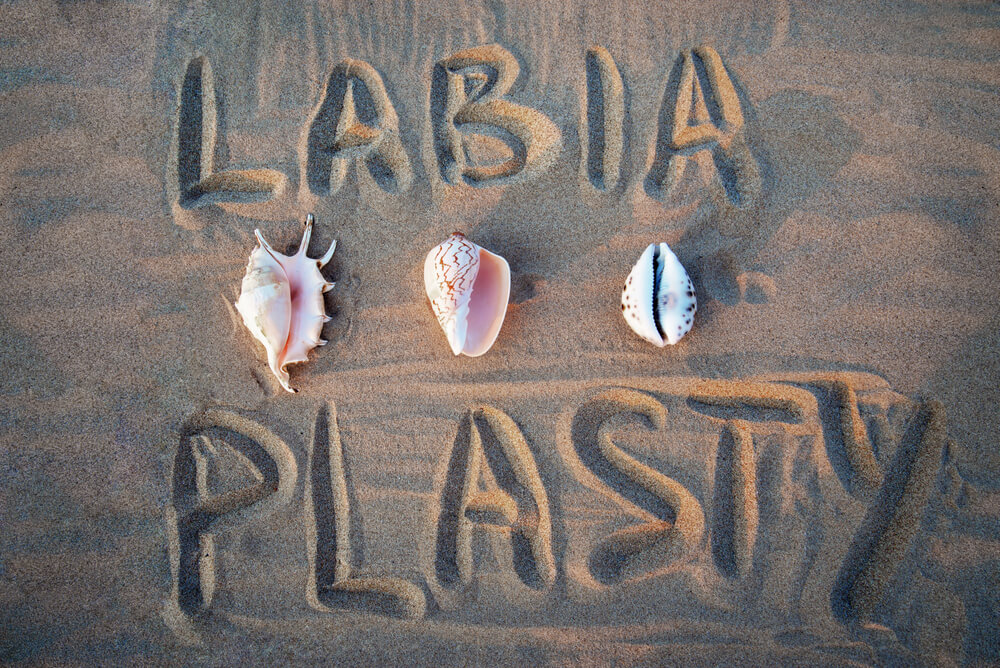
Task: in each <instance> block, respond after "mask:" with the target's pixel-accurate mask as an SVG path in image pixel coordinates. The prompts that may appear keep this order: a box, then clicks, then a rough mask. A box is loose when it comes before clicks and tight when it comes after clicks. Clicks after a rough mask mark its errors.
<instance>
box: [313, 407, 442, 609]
mask: <svg viewBox="0 0 1000 668" xmlns="http://www.w3.org/2000/svg"><path fill="white" fill-rule="evenodd" d="M307 470H308V473H307V475H306V487H305V500H304V503H305V520H306V550H307V555H308V562H309V577H308V585H307V587H308V588H307V591H306V598H307V599H308V601H309V604H310V605H311V606H312V607H313V608H315V609H317V610H322V611H329V610H330V609H331V608H360V609H362V610H368V611H372V612H380V613H384V614H388V615H393V616H397V617H404V618H407V619H419V618H421V617H423V616H424V614H425V612H426V608H427V601H426V597H425V596H424V592H423V590H422V589H420V588H419V587H418V586H416V585H415V584H413V583H412V582H409V581H407V580H404V579H402V578H396V577H351V571H352V561H353V556H352V554H351V526H350V522H351V519H350V518H351V508H350V499H349V496H348V486H347V475H346V472H345V468H344V451H343V446H342V444H341V441H340V430H339V428H338V426H337V409H336V406H334V404H333V402H330V403H327V404H326V405H324V406H323V407H321V408H320V410H319V412H318V413H317V415H316V421H315V423H314V424H313V433H312V438H311V439H309V454H308V463H307Z"/></svg>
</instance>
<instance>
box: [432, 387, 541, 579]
mask: <svg viewBox="0 0 1000 668" xmlns="http://www.w3.org/2000/svg"><path fill="white" fill-rule="evenodd" d="M477 531H479V532H483V533H485V534H486V536H487V538H488V540H489V541H490V543H491V545H490V547H491V548H492V550H493V552H494V554H496V555H500V554H505V553H506V550H505V549H503V548H502V544H503V543H506V542H507V541H509V544H510V550H511V557H510V558H509V560H510V561H512V567H513V569H514V571H515V572H516V573H517V575H518V577H519V578H520V580H521V582H523V583H524V584H525V585H527V586H529V587H531V588H533V589H537V590H542V589H546V588H548V587H549V586H551V585H552V583H553V582H554V581H555V576H556V567H555V562H554V560H553V555H552V519H551V515H550V512H549V501H548V496H547V495H546V493H545V489H544V488H543V487H542V479H541V477H540V476H539V474H538V468H537V466H536V465H535V458H534V457H533V456H532V454H531V450H530V448H529V447H528V444H527V442H526V441H525V440H524V435H523V434H522V433H521V430H520V428H519V427H518V426H517V424H516V423H515V422H514V421H513V420H512V419H511V418H510V416H508V415H507V414H506V413H504V412H503V411H501V410H499V409H497V408H493V407H491V406H485V405H483V406H478V407H476V408H474V409H472V410H470V411H469V412H468V413H466V415H465V416H464V417H463V419H462V422H461V423H460V425H459V430H458V435H457V437H456V439H455V447H454V449H453V450H452V455H451V460H450V462H449V466H448V474H447V478H446V481H445V485H444V489H443V491H442V495H441V513H440V516H439V519H438V530H437V554H436V561H435V571H436V574H437V579H438V581H439V582H440V583H441V584H442V585H443V586H444V587H447V588H451V589H454V588H458V587H467V586H468V585H470V584H471V583H472V581H473V576H474V571H475V569H476V564H475V557H476V555H475V551H474V549H473V537H474V533H475V532H477ZM502 560H503V561H507V558H506V557H502Z"/></svg>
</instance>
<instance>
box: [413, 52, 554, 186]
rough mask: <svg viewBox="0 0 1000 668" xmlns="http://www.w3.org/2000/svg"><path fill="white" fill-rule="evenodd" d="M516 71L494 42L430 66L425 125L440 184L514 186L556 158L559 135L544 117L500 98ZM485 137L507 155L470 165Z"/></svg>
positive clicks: (510, 57) (509, 57) (510, 56)
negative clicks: (429, 130)
mask: <svg viewBox="0 0 1000 668" xmlns="http://www.w3.org/2000/svg"><path fill="white" fill-rule="evenodd" d="M520 70H521V68H520V65H518V63H517V59H516V58H514V56H513V54H511V53H510V52H509V51H507V49H505V48H503V47H502V46H500V45H498V44H491V45H488V46H479V47H475V48H472V49H466V50H465V51H460V52H458V53H456V54H454V55H452V56H450V57H448V58H445V59H444V60H441V61H439V62H438V63H437V64H436V65H435V66H434V71H433V73H432V79H431V100H430V105H431V125H432V128H433V135H434V150H435V153H436V155H437V160H438V166H439V169H440V172H441V177H442V178H443V179H444V181H445V182H446V183H449V184H458V183H462V182H463V181H464V182H465V183H468V184H470V185H473V186H493V185H501V184H505V183H514V182H518V181H522V180H525V179H527V178H529V177H532V176H534V175H537V174H539V173H541V172H543V171H545V170H546V169H547V168H548V167H549V166H550V165H551V164H552V162H553V161H554V159H555V157H556V156H557V155H558V153H559V150H560V148H561V145H562V139H561V134H560V132H559V129H558V128H557V127H556V126H555V124H554V123H553V122H552V121H551V120H550V119H549V118H548V117H547V116H545V115H544V114H542V113H540V112H538V111H536V110H534V109H531V108H529V107H525V106H523V105H520V104H515V103H513V102H510V101H508V100H504V99H501V98H502V97H503V96H504V95H505V94H506V93H507V92H508V91H509V90H510V88H511V86H513V85H514V81H515V80H516V79H517V77H518V74H519V72H520ZM487 137H494V138H496V139H499V140H500V141H501V142H503V143H504V144H506V146H507V147H508V148H509V150H510V151H511V152H512V153H513V155H512V156H510V157H507V158H506V159H503V160H501V161H498V162H486V163H483V164H475V163H474V161H472V160H470V159H469V157H468V156H469V153H470V148H473V149H474V148H475V145H476V144H479V145H482V144H484V141H485V139H486V138H487ZM472 152H475V151H474V150H473V151H472Z"/></svg>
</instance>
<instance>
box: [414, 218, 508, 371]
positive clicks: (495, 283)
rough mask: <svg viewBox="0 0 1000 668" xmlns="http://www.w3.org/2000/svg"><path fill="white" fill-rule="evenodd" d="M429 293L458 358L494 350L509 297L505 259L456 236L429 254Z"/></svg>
mask: <svg viewBox="0 0 1000 668" xmlns="http://www.w3.org/2000/svg"><path fill="white" fill-rule="evenodd" d="M424 288H425V289H426V290H427V297H428V299H430V302H431V309H432V310H433V311H434V315H435V316H437V319H438V323H440V325H441V328H442V329H443V330H444V333H445V336H446V337H448V345H450V346H451V351H452V352H453V353H454V354H456V355H460V354H461V355H467V356H469V357H478V356H479V355H482V354H484V353H485V352H486V351H488V350H489V349H490V348H491V347H492V346H493V342H494V341H496V339H497V336H498V335H499V334H500V327H501V325H503V320H504V316H505V315H506V314H507V300H508V299H509V297H510V266H509V265H508V264H507V261H506V260H505V259H503V258H502V257H500V256H499V255H496V254H495V253H491V252H489V251H488V250H486V249H485V248H481V247H479V246H477V245H476V244H474V243H472V242H471V241H469V240H468V239H466V238H465V235H464V234H462V233H461V232H456V233H454V234H452V235H451V236H450V237H448V238H447V239H446V240H445V241H444V242H443V243H441V244H439V245H438V246H435V247H434V248H432V249H431V251H430V252H429V253H428V254H427V259H426V260H425V261H424Z"/></svg>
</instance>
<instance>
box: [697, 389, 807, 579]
mask: <svg viewBox="0 0 1000 668" xmlns="http://www.w3.org/2000/svg"><path fill="white" fill-rule="evenodd" d="M686 403H687V405H688V407H689V408H691V409H693V410H695V411H697V412H699V413H701V414H703V415H706V416H708V417H710V418H712V419H714V420H717V421H718V422H719V426H720V436H719V444H718V450H717V452H716V464H715V480H714V482H713V486H712V488H713V496H712V514H711V546H712V559H713V561H714V563H715V566H716V568H718V569H719V571H720V572H721V573H722V574H723V575H725V576H727V577H729V578H734V579H741V578H745V577H746V576H747V575H748V574H749V573H750V571H751V570H752V568H753V566H754V564H753V555H754V546H755V545H756V542H757V531H758V524H759V521H760V506H759V503H760V500H759V499H758V496H757V466H758V462H757V455H756V452H755V449H754V443H753V438H754V434H755V433H760V434H766V433H768V432H771V431H773V429H774V427H775V426H776V425H783V430H793V431H795V432H800V433H804V432H808V431H809V430H810V429H814V428H815V427H811V426H810V425H808V424H807V423H808V422H809V421H810V419H812V420H815V419H816V416H817V406H816V398H815V397H814V396H813V395H812V394H810V393H809V392H807V391H806V390H804V389H801V388H798V387H794V386H791V385H784V384H781V383H772V382H759V381H751V380H737V381H730V380H704V381H702V382H700V383H698V384H697V385H695V386H694V387H693V388H692V389H691V391H690V393H689V394H688V396H687V400H686Z"/></svg>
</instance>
